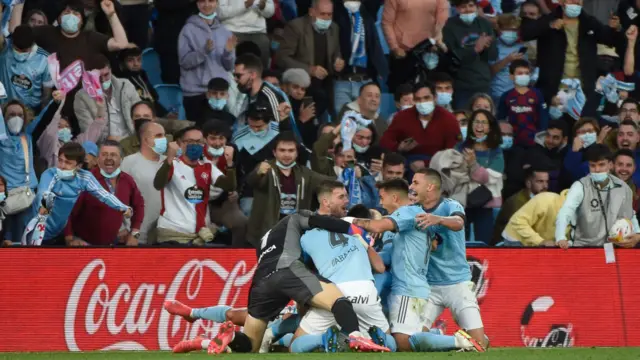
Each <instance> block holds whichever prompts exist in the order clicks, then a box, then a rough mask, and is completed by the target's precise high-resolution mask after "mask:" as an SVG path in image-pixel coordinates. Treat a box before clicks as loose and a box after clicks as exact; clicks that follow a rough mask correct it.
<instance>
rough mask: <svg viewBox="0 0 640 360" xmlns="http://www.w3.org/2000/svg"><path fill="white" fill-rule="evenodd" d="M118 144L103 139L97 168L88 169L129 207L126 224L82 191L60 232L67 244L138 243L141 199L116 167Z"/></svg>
mask: <svg viewBox="0 0 640 360" xmlns="http://www.w3.org/2000/svg"><path fill="white" fill-rule="evenodd" d="M121 161H122V147H121V146H120V144H119V143H118V142H116V141H113V140H107V141H105V142H104V143H103V144H102V146H100V150H99V151H98V167H97V168H94V169H93V170H91V173H92V174H93V176H95V178H96V180H97V181H98V182H99V183H100V185H101V186H102V188H104V189H105V190H107V191H108V192H109V193H110V194H112V195H115V197H117V198H118V200H120V201H121V202H122V203H123V204H125V205H127V206H129V207H131V208H132V209H133V216H132V217H131V222H130V225H129V226H125V225H124V224H123V220H124V219H123V218H122V214H121V213H119V212H117V211H115V210H113V209H111V208H110V207H109V206H107V205H105V204H103V203H102V202H100V200H98V199H96V198H94V197H91V196H89V195H88V194H87V193H83V194H81V195H80V197H79V198H78V201H77V202H76V204H75V205H74V207H73V211H71V215H70V216H69V220H68V221H67V225H66V226H65V230H64V235H65V243H66V244H67V245H68V246H69V245H70V246H86V245H102V246H109V245H118V244H126V245H127V246H136V245H138V239H139V238H140V226H141V224H142V219H143V218H144V207H145V204H144V199H143V198H142V195H141V194H140V191H139V190H138V187H137V186H136V183H135V180H134V179H133V177H131V175H129V174H127V173H124V172H122V171H121V169H120V163H121ZM95 219H100V221H98V222H96V221H95Z"/></svg>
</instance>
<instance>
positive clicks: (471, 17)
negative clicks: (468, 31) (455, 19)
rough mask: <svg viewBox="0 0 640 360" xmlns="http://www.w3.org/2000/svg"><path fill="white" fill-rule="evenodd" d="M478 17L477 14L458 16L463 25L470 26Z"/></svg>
mask: <svg viewBox="0 0 640 360" xmlns="http://www.w3.org/2000/svg"><path fill="white" fill-rule="evenodd" d="M477 16H478V14H477V13H475V12H472V13H470V14H460V20H462V22H463V23H465V24H467V25H470V24H471V23H472V22H473V21H474V20H475V19H476V17H477Z"/></svg>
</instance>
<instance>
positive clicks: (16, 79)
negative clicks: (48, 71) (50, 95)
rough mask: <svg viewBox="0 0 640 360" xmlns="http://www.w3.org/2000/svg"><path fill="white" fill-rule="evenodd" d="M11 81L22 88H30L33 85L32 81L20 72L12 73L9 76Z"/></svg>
mask: <svg viewBox="0 0 640 360" xmlns="http://www.w3.org/2000/svg"><path fill="white" fill-rule="evenodd" d="M11 83H12V84H13V86H15V87H17V88H20V89H23V90H30V89H31V87H33V83H32V82H31V80H30V79H29V78H28V77H26V76H24V75H22V74H21V75H13V76H12V77H11Z"/></svg>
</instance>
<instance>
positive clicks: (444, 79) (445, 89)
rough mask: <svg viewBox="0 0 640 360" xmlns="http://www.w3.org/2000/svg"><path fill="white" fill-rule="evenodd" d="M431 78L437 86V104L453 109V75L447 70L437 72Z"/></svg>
mask: <svg viewBox="0 0 640 360" xmlns="http://www.w3.org/2000/svg"><path fill="white" fill-rule="evenodd" d="M429 80H430V81H431V82H433V83H434V84H435V86H436V105H439V106H442V107H443V108H445V109H447V110H449V111H453V107H452V105H451V103H452V101H453V83H454V80H453V78H452V77H451V75H449V74H448V73H446V72H435V73H433V74H432V75H431V76H430V77H429Z"/></svg>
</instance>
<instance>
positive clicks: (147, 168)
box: [121, 121, 167, 245]
mask: <svg viewBox="0 0 640 360" xmlns="http://www.w3.org/2000/svg"><path fill="white" fill-rule="evenodd" d="M139 136H140V148H139V151H138V152H136V153H134V154H132V155H129V156H127V157H125V158H124V159H123V160H122V165H121V169H122V171H124V172H125V173H127V174H129V175H131V177H133V179H134V180H135V182H136V185H137V187H138V189H139V190H140V192H141V194H142V198H143V199H144V219H143V220H142V224H141V225H140V228H139V230H140V237H139V238H138V243H139V244H148V245H153V244H155V243H156V239H157V234H156V228H157V222H158V218H159V217H160V211H161V209H162V196H161V194H160V191H158V190H156V189H155V188H154V187H153V179H154V178H155V176H156V173H157V172H158V170H159V169H160V166H161V165H162V164H163V162H164V160H165V158H166V157H165V156H164V154H165V153H166V151H167V137H166V135H165V132H164V129H163V128H162V125H160V124H158V123H155V122H153V121H147V122H145V123H144V124H143V125H142V126H141V127H140V130H139Z"/></svg>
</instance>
